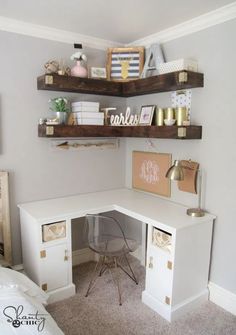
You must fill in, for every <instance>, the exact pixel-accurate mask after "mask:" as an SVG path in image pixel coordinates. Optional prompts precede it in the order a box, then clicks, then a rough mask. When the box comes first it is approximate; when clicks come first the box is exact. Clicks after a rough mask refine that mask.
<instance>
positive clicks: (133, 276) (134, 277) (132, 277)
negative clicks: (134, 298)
mask: <svg viewBox="0 0 236 335" xmlns="http://www.w3.org/2000/svg"><path fill="white" fill-rule="evenodd" d="M123 256H124V259H125V260H126V263H127V264H128V267H129V269H130V272H131V274H132V275H131V274H129V273H128V272H127V271H126V270H125V269H124V268H123V266H121V264H120V263H119V264H118V266H119V267H120V268H121V270H122V271H124V272H125V273H126V274H127V275H128V276H129V277H130V278H131V279H132V280H133V281H134V282H135V284H136V285H138V280H137V278H136V276H135V274H134V271H133V270H132V268H131V265H130V263H129V260H128V258H127V256H126V254H123Z"/></svg>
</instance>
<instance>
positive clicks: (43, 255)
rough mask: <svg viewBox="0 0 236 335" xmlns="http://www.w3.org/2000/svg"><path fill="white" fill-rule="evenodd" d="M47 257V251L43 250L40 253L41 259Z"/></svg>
mask: <svg viewBox="0 0 236 335" xmlns="http://www.w3.org/2000/svg"><path fill="white" fill-rule="evenodd" d="M45 257H46V250H41V251H40V258H45Z"/></svg>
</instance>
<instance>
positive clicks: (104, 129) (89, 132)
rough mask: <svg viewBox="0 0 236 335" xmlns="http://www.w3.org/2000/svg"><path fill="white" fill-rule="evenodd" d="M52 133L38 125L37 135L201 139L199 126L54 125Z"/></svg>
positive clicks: (44, 126)
mask: <svg viewBox="0 0 236 335" xmlns="http://www.w3.org/2000/svg"><path fill="white" fill-rule="evenodd" d="M50 127H53V134H52V135H47V134H46V128H47V126H46V125H38V136H39V137H48V138H50V137H51V138H55V137H146V138H166V139H201V138H202V127H201V126H188V127H178V126H159V127H158V126H124V127H122V126H85V125H80V126H69V125H56V126H50ZM178 128H186V137H184V138H180V137H178Z"/></svg>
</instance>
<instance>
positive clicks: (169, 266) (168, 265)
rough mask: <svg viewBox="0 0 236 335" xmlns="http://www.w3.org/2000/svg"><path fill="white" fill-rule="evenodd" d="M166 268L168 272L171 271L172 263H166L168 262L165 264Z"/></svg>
mask: <svg viewBox="0 0 236 335" xmlns="http://www.w3.org/2000/svg"><path fill="white" fill-rule="evenodd" d="M167 268H168V269H169V270H172V262H171V261H168V262H167Z"/></svg>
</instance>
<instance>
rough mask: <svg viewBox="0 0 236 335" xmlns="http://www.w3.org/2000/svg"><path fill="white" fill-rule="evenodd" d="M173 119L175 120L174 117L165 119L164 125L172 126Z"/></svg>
mask: <svg viewBox="0 0 236 335" xmlns="http://www.w3.org/2000/svg"><path fill="white" fill-rule="evenodd" d="M175 121H176V120H175V119H170V120H169V119H165V120H164V123H165V125H166V126H173V124H175Z"/></svg>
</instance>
